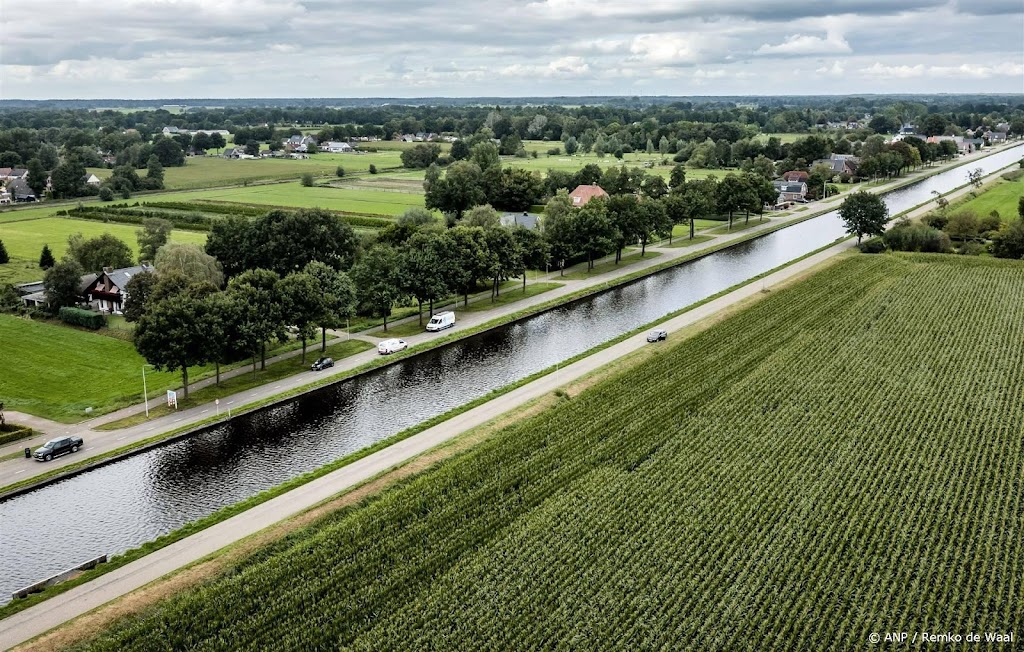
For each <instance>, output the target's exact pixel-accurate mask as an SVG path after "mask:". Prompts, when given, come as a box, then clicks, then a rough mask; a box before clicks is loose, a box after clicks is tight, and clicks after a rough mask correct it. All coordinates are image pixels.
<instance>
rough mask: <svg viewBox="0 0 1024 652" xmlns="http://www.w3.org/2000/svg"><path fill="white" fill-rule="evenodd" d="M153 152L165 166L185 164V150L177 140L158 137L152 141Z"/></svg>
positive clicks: (257, 151)
mask: <svg viewBox="0 0 1024 652" xmlns="http://www.w3.org/2000/svg"><path fill="white" fill-rule="evenodd" d="M256 148H257V149H256V153H257V154H259V143H257V144H256ZM153 154H155V155H156V157H157V159H158V160H159V161H160V164H161V165H163V166H164V167H165V168H174V167H181V166H182V165H185V150H183V149H182V148H181V145H180V144H178V142H177V141H175V140H172V139H170V138H160V139H159V140H157V141H156V142H155V143H153Z"/></svg>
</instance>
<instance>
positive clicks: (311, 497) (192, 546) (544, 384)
mask: <svg viewBox="0 0 1024 652" xmlns="http://www.w3.org/2000/svg"><path fill="white" fill-rule="evenodd" d="M969 190H970V189H969V188H968V189H963V190H960V191H957V192H955V193H953V194H951V195H949V198H950V199H954V198H956V197H958V196H960V195H962V194H965V193H967V192H969ZM930 208H931V206H930V204H929V205H926V206H925V207H923V208H920V209H917V210H916V211H913V212H912V213H911V215H912V216H916V215H920V214H923V213H925V212H927V211H928V210H929V209H930ZM854 246H855V242H853V241H852V240H850V241H846V242H841V243H839V244H836V245H834V246H832V247H829V248H828V249H825V250H823V251H821V252H819V253H817V254H814V255H813V256H809V257H808V258H805V259H803V260H801V261H799V262H796V263H793V264H792V265H789V266H788V267H785V268H783V269H781V270H779V271H777V272H774V273H772V274H770V275H768V276H767V277H765V278H764V279H763V280H762V282H760V283H748V284H747V285H745V286H743V287H741V288H738V289H736V290H733V291H732V292H729V293H728V294H725V295H723V296H721V297H719V298H717V299H715V300H713V301H709V302H708V303H706V304H704V305H702V306H698V307H697V308H695V309H693V310H690V311H689V312H686V313H683V314H682V315H679V316H677V317H675V318H672V319H669V320H667V321H665V322H664V323H662V324H660V325H659V326H660V327H661V328H664V329H665V330H667V331H669V333H673V332H676V331H680V330H682V329H685V328H687V327H688V326H691V325H693V324H694V323H696V322H698V321H700V320H702V319H705V318H707V317H709V316H711V315H714V314H716V313H718V312H719V311H721V310H723V309H725V308H729V307H731V306H734V305H736V304H738V303H740V302H742V301H744V300H746V299H748V298H749V297H751V296H753V295H755V294H757V293H759V292H761V291H762V289H764V288H770V287H774V286H776V285H778V284H780V283H783V282H785V281H787V280H789V279H791V278H793V277H796V276H799V275H800V274H803V273H804V272H806V271H807V270H809V269H811V268H812V267H814V266H815V265H818V264H819V263H822V262H824V261H826V260H828V259H829V258H832V257H833V256H835V255H837V254H840V253H842V252H844V251H848V250H850V249H852V248H853V247H854ZM492 316H493V315H490V314H488V315H486V318H487V319H490V318H491V317H492ZM670 337H671V335H670ZM644 346H648V344H647V342H646V337H645V334H640V335H636V336H633V337H631V338H629V339H627V340H624V341H622V342H620V343H618V344H615V345H613V346H611V347H609V348H607V349H604V350H603V351H599V352H597V353H595V354H593V355H591V356H588V357H586V358H584V359H582V360H579V361H577V362H575V363H572V364H570V365H567V366H565V367H562V368H561V369H559V370H558V371H557V372H555V373H551V374H548V375H546V376H544V377H542V378H539V379H537V380H535V381H533V382H531V383H528V384H526V385H523V386H522V387H519V388H517V389H515V390H513V391H511V392H509V393H508V394H505V395H503V396H500V397H498V398H495V399H494V400H492V401H489V402H487V403H485V404H483V405H480V406H477V407H475V408H473V409H471V410H469V411H467V412H464V413H462V414H460V415H458V416H456V417H453V418H452V419H449V420H448V421H445V422H444V423H441V424H438V425H436V426H434V427H432V428H429V429H427V430H424V431H423V432H421V433H418V434H416V435H414V436H412V437H409V438H408V439H405V440H403V441H400V442H397V443H395V444H392V445H391V446H389V447H387V448H385V449H382V450H380V451H377V452H375V453H373V454H371V455H369V456H367V457H364V458H362V459H360V460H358V461H356V462H353V463H352V464H349V465H347V466H345V467H344V468H341V469H338V470H336V471H333V472H331V473H329V474H327V475H325V476H323V477H321V478H318V479H317V480H314V481H312V482H309V483H307V484H305V485H303V486H301V487H298V488H296V489H293V490H292V491H289V492H287V493H285V494H283V495H281V496H278V497H277V498H274V499H272V500H269V501H267V502H265V503H263V504H261V505H258V506H256V507H253V508H252V509H249V510H246V511H245V512H243V513H241V514H238V515H237V516H234V517H231V518H229V519H227V520H225V521H223V522H221V523H218V524H217V525H214V526H211V527H209V528H207V529H205V530H203V531H201V532H199V533H197V534H194V535H192V536H190V537H187V538H185V539H182V540H181V541H178V542H176V543H174V544H171V545H170V546H167V547H166V548H162V549H160V550H157V551H156V552H153V553H151V554H149V555H147V556H145V557H143V558H142V559H139V560H137V561H134V562H132V563H130V564H128V565H126V566H123V567H121V568H119V569H117V570H115V571H111V572H110V573H107V574H105V575H102V576H100V577H98V578H96V579H95V580H93V581H91V582H88V583H86V584H83V585H81V586H77V587H75V588H73V589H70V590H69V591H67V592H65V593H62V594H60V595H57V596H54V597H52V598H50V599H49V600H46V601H45V602H43V603H40V604H38V605H35V606H33V607H30V608H28V609H26V610H24V611H22V612H20V613H17V614H15V615H13V616H11V617H9V618H6V619H4V620H2V621H0V648H2V649H8V648H10V647H13V646H15V645H17V644H19V643H22V642H24V641H27V640H29V639H31V638H33V637H35V636H38V635H40V634H42V633H44V632H46V631H48V630H50V629H52V628H54V627H57V626H59V625H61V624H62V623H64V622H67V621H69V620H71V619H73V618H75V617H77V616H80V615H82V614H84V613H86V612H88V611H90V610H92V609H95V608H96V607H99V606H101V605H103V604H105V603H107V602H109V601H111V600H113V599H115V598H118V597H120V596H122V595H125V594H127V593H129V592H131V591H134V590H136V589H138V588H141V587H143V586H145V585H146V584H148V583H150V582H152V581H154V580H156V579H158V578H160V577H162V576H164V575H166V574H167V573H170V572H172V571H175V570H177V569H179V568H181V567H183V566H185V565H187V564H190V563H192V562H194V561H196V560H198V559H201V558H202V557H205V556H206V555H208V554H210V553H213V552H216V551H217V550H220V549H221V548H223V547H225V546H228V545H230V544H232V543H235V542H237V541H239V540H241V539H243V538H245V537H247V536H249V535H251V534H254V533H256V532H258V531H260V530H262V529H263V528H266V527H268V526H270V525H272V524H274V523H276V522H278V521H280V520H282V519H286V518H288V517H291V516H294V515H296V514H299V513H301V512H303V511H304V510H306V509H308V508H310V507H313V506H314V505H316V504H318V503H320V502H322V501H324V500H327V499H328V498H331V497H332V496H335V495H337V494H338V493H340V492H342V491H346V490H348V489H351V488H353V487H355V486H357V485H359V484H360V483H362V482H364V481H366V480H368V479H370V478H372V477H374V476H376V475H378V474H380V473H383V472H385V471H387V470H389V469H392V468H394V467H396V466H399V465H401V464H403V463H405V462H407V461H409V460H410V459H412V458H414V457H416V456H417V455H420V454H422V453H424V452H426V451H428V450H430V449H432V448H434V447H436V446H438V445H439V444H441V443H444V442H446V441H448V440H451V439H453V438H455V437H458V436H459V435H461V434H463V433H465V432H467V431H469V430H471V429H473V428H475V427H477V426H480V425H483V424H485V423H487V422H488V421H490V420H492V419H494V418H495V417H498V416H500V415H502V414H504V413H505V412H508V411H510V410H512V409H514V408H516V407H518V406H520V405H522V404H523V403H525V402H527V401H530V400H532V399H535V398H538V397H540V396H543V395H545V394H547V393H549V392H552V391H554V390H555V389H557V388H558V387H559V386H561V385H564V384H566V383H568V382H571V381H573V380H576V379H578V378H581V377H583V376H585V375H586V374H588V373H591V372H592V371H595V370H597V369H598V368H600V367H602V366H605V365H607V364H609V363H612V362H614V361H615V360H617V359H618V358H620V357H622V356H625V355H628V354H630V353H633V352H635V351H637V350H638V349H641V348H643V347H644ZM360 355H362V354H360Z"/></svg>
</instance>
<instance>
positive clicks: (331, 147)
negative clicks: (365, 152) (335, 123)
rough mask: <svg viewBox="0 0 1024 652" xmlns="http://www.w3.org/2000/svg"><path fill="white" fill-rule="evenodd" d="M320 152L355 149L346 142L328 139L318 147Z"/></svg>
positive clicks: (345, 151)
mask: <svg viewBox="0 0 1024 652" xmlns="http://www.w3.org/2000/svg"><path fill="white" fill-rule="evenodd" d="M320 151H322V152H330V153H331V154H342V153H348V152H352V151H355V150H354V149H353V148H352V146H351V145H349V144H348V143H343V142H338V141H334V140H332V141H328V142H326V143H324V144H323V145H322V146H321V147H320Z"/></svg>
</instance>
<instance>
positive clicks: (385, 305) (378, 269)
mask: <svg viewBox="0 0 1024 652" xmlns="http://www.w3.org/2000/svg"><path fill="white" fill-rule="evenodd" d="M352 280H353V281H354V282H355V286H356V297H357V298H358V299H359V305H360V306H361V307H364V308H365V309H366V310H368V311H369V312H370V313H371V314H373V315H379V316H381V317H382V318H383V319H384V330H385V331H387V330H388V317H389V316H390V315H391V310H392V308H394V305H395V302H396V301H398V300H399V299H400V298H401V297H402V296H403V292H402V287H401V284H400V279H399V278H398V252H397V251H395V249H394V248H393V247H390V246H388V245H384V244H376V245H374V246H372V247H370V249H369V250H368V251H367V252H366V253H365V254H364V255H363V257H362V259H361V260H360V261H359V262H357V263H356V264H355V265H353V266H352Z"/></svg>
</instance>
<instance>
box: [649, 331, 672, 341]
mask: <svg viewBox="0 0 1024 652" xmlns="http://www.w3.org/2000/svg"><path fill="white" fill-rule="evenodd" d="M666 338H668V331H664V330H662V329H660V328H656V329H654V330H653V331H651V332H650V333H648V334H647V341H648V342H660V341H662V340H664V339H666Z"/></svg>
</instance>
